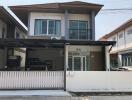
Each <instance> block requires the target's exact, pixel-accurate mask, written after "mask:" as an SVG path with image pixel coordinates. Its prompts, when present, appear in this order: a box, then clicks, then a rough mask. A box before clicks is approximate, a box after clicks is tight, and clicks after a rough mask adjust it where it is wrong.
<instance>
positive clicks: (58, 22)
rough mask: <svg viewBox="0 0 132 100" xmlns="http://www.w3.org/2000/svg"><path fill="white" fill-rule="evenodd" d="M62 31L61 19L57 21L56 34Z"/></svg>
mask: <svg viewBox="0 0 132 100" xmlns="http://www.w3.org/2000/svg"><path fill="white" fill-rule="evenodd" d="M60 33H61V21H60V20H57V21H56V23H55V34H60Z"/></svg>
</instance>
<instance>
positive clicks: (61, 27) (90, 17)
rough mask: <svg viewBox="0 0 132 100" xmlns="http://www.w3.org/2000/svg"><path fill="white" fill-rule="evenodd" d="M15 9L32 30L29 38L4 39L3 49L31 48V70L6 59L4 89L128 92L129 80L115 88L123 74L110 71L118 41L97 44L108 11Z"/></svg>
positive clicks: (71, 5)
mask: <svg viewBox="0 0 132 100" xmlns="http://www.w3.org/2000/svg"><path fill="white" fill-rule="evenodd" d="M10 8H11V10H12V11H13V12H14V13H15V14H16V15H17V16H18V17H19V18H20V19H21V20H22V21H23V22H24V24H25V25H26V26H27V27H28V36H27V38H26V39H0V46H1V47H6V48H26V57H25V66H21V65H16V64H18V62H19V58H18V59H16V60H14V59H15V58H14V59H13V58H12V59H10V60H9V61H6V59H5V60H4V61H6V62H7V63H6V64H5V65H6V66H7V68H3V70H5V71H1V72H0V74H1V76H0V80H1V81H0V89H50V90H53V89H57V90H58V89H61V90H66V91H69V92H89V91H116V90H117V91H118V89H120V91H126V90H127V89H126V87H125V86H124V84H123V82H124V81H125V80H124V79H120V85H119V83H118V82H115V80H117V79H118V78H119V77H118V76H122V75H123V74H122V73H118V75H116V74H115V72H112V73H108V72H107V71H106V70H107V66H106V65H107V63H105V58H106V57H105V52H108V51H105V48H106V47H107V46H113V45H114V44H115V41H95V16H96V15H97V14H98V12H99V11H100V9H101V8H102V5H99V4H92V3H86V2H79V1H75V2H65V3H49V4H35V5H22V6H11V7H10ZM109 50H110V49H109ZM106 60H107V59H106ZM13 62H14V63H13ZM14 66H15V68H13V67H14ZM7 70H9V71H7ZM126 74H127V73H126ZM114 75H116V76H117V77H115V76H114ZM127 75H129V74H127ZM113 77H114V78H113ZM107 79H110V80H107ZM112 82H113V84H112V85H111V83H112ZM130 83H131V80H130V82H128V84H130ZM128 84H127V86H130V85H128Z"/></svg>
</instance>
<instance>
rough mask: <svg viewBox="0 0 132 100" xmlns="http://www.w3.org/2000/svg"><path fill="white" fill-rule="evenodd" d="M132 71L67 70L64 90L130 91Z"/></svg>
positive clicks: (131, 87)
mask: <svg viewBox="0 0 132 100" xmlns="http://www.w3.org/2000/svg"><path fill="white" fill-rule="evenodd" d="M131 77H132V72H121V71H120V72H119V71H110V72H106V71H67V73H66V90H67V91H71V92H132V80H131Z"/></svg>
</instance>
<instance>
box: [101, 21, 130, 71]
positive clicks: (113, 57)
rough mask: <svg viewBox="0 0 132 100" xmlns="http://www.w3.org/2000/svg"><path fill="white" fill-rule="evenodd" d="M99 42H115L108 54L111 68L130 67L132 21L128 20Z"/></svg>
mask: <svg viewBox="0 0 132 100" xmlns="http://www.w3.org/2000/svg"><path fill="white" fill-rule="evenodd" d="M100 40H105V41H111V40H113V41H116V44H115V45H114V46H113V48H112V50H111V52H110V53H109V54H110V59H109V60H110V66H111V67H112V68H113V67H114V68H118V67H124V68H126V69H129V70H130V69H131V66H132V50H131V49H132V19H130V20H128V21H127V22H125V23H124V24H122V25H121V26H119V27H118V28H116V29H115V30H113V31H112V32H110V33H109V34H106V35H105V36H103V37H102V38H101V39H100Z"/></svg>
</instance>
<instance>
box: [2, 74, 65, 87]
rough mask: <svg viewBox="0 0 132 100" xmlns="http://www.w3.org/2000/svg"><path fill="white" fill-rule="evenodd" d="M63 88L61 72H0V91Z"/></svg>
mask: <svg viewBox="0 0 132 100" xmlns="http://www.w3.org/2000/svg"><path fill="white" fill-rule="evenodd" d="M63 88H64V72H63V71H0V89H63Z"/></svg>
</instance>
